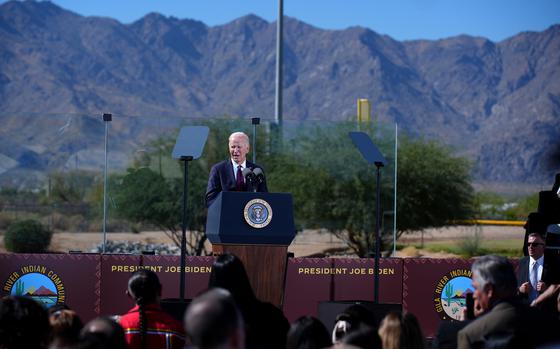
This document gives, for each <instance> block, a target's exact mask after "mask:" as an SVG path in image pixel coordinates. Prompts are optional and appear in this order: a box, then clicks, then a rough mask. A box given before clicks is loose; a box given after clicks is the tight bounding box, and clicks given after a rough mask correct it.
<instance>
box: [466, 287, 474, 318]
mask: <svg viewBox="0 0 560 349" xmlns="http://www.w3.org/2000/svg"><path fill="white" fill-rule="evenodd" d="M465 298H466V302H467V319H469V320H472V319H474V298H473V294H472V293H467V294H466V295H465Z"/></svg>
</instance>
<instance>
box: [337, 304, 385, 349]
mask: <svg viewBox="0 0 560 349" xmlns="http://www.w3.org/2000/svg"><path fill="white" fill-rule="evenodd" d="M364 327H367V328H377V322H376V321H375V316H374V314H373V312H371V311H370V310H369V309H368V308H366V307H365V306H363V305H362V304H353V305H351V306H349V307H347V308H346V309H344V311H343V312H342V313H340V314H338V315H337V316H336V323H335V325H334V329H333V332H332V340H333V342H339V341H341V339H342V338H343V337H344V336H345V335H347V334H348V333H350V332H352V331H356V330H358V329H360V328H364Z"/></svg>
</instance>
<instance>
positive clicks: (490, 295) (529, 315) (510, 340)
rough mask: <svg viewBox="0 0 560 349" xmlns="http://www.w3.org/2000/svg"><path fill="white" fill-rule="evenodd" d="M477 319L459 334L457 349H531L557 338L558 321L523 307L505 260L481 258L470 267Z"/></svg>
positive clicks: (510, 269) (493, 257) (559, 325)
mask: <svg viewBox="0 0 560 349" xmlns="http://www.w3.org/2000/svg"><path fill="white" fill-rule="evenodd" d="M471 271H472V280H473V287H474V289H475V290H474V293H473V298H474V301H475V315H476V319H475V320H474V321H472V322H471V323H469V324H468V325H467V326H465V327H464V328H463V329H462V330H460V331H459V334H458V337H457V343H458V347H459V348H460V349H464V348H482V347H486V348H490V347H491V348H534V347H538V346H542V345H543V344H545V343H550V342H551V341H557V340H558V339H559V336H558V335H559V333H558V328H560V324H559V323H558V319H555V318H553V317H550V316H548V315H547V314H546V313H543V312H541V311H539V310H538V309H536V308H530V307H528V306H527V305H526V304H523V303H522V302H521V301H520V300H519V298H518V297H517V279H516V277H515V272H514V270H513V266H512V265H511V264H510V263H509V261H508V260H507V259H506V258H505V257H499V256H491V255H490V256H483V257H480V258H478V259H477V260H475V261H474V263H473V264H472V267H471Z"/></svg>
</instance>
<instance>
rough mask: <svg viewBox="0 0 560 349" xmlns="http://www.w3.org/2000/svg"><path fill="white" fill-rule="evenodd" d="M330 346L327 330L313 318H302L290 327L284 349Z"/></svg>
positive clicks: (310, 348)
mask: <svg viewBox="0 0 560 349" xmlns="http://www.w3.org/2000/svg"><path fill="white" fill-rule="evenodd" d="M331 345H332V342H331V338H330V335H329V332H328V331H327V328H326V327H325V325H323V323H322V322H321V321H319V320H318V319H317V318H315V317H313V316H302V317H300V318H299V319H297V320H296V321H295V322H294V323H292V325H291V326H290V330H289V331H288V336H287V341H286V349H320V348H325V347H329V346H331Z"/></svg>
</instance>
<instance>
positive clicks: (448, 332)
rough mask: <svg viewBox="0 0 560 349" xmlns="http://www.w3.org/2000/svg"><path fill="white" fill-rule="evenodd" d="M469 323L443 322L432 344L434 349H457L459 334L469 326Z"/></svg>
mask: <svg viewBox="0 0 560 349" xmlns="http://www.w3.org/2000/svg"><path fill="white" fill-rule="evenodd" d="M469 322H470V320H469V321H442V322H441V323H440V324H439V328H438V331H437V334H436V337H435V338H434V341H433V342H432V349H456V348H457V333H459V331H460V330H462V329H463V328H464V327H465V326H467V325H468V324H469Z"/></svg>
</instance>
